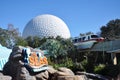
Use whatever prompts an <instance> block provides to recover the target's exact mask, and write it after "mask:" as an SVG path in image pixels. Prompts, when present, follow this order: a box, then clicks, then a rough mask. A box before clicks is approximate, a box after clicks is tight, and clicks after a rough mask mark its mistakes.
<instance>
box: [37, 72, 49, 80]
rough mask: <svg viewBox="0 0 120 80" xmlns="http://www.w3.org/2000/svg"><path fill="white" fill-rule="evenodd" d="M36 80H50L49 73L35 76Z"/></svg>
mask: <svg viewBox="0 0 120 80" xmlns="http://www.w3.org/2000/svg"><path fill="white" fill-rule="evenodd" d="M35 77H36V80H48V78H49V74H48V71H43V72H40V73H38V74H37V75H35Z"/></svg>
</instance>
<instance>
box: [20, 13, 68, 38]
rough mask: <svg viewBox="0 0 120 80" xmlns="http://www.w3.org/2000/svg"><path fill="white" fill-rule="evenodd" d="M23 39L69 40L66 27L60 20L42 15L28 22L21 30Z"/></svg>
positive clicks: (52, 16)
mask: <svg viewBox="0 0 120 80" xmlns="http://www.w3.org/2000/svg"><path fill="white" fill-rule="evenodd" d="M22 36H23V38H27V37H28V36H38V37H40V38H43V37H57V36H61V37H62V38H70V31H69V29H68V27H67V25H66V24H65V23H64V21H63V20H61V19H60V18H58V17H56V16H54V15H49V14H44V15H40V16H37V17H35V18H33V19H32V20H30V21H29V22H28V23H27V25H26V26H25V28H24V30H23V35H22Z"/></svg>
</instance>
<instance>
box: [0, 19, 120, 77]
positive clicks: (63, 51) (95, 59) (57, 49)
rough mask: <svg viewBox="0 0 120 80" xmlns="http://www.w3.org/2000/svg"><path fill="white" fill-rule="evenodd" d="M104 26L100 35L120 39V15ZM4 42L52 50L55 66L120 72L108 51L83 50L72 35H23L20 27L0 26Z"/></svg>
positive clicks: (107, 74) (51, 63)
mask: <svg viewBox="0 0 120 80" xmlns="http://www.w3.org/2000/svg"><path fill="white" fill-rule="evenodd" d="M12 26H13V25H12ZM100 30H101V33H100V35H101V36H102V37H104V38H106V39H109V40H114V39H120V19H116V20H111V21H109V22H108V23H107V25H106V26H102V27H101V28H100ZM89 33H92V32H89ZM89 33H88V34H89ZM80 35H83V34H80ZM0 44H2V45H3V46H6V47H8V48H12V47H14V46H17V45H21V46H30V47H33V48H40V49H42V50H48V53H49V54H50V55H49V57H48V61H49V64H50V65H53V66H54V67H55V68H58V67H61V66H64V67H68V68H71V69H72V70H73V71H74V72H76V71H86V72H89V73H97V74H101V75H104V76H111V77H116V76H117V75H118V73H120V69H119V67H120V63H119V64H118V65H116V66H114V65H113V64H112V61H111V55H110V54H104V53H105V52H90V51H89V50H88V51H84V52H81V51H79V50H77V49H76V47H74V45H73V43H72V42H71V39H63V38H61V37H60V36H58V37H56V38H53V37H49V38H39V37H37V36H35V37H31V36H29V37H28V38H26V39H23V38H22V37H20V36H19V31H18V29H15V28H14V27H12V29H8V30H5V29H1V28H0ZM119 56H120V55H119ZM118 60H119V59H118ZM113 73H114V74H113Z"/></svg>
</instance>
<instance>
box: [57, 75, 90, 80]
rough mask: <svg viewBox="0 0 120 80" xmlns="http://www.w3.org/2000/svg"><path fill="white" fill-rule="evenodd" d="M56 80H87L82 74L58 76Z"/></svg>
mask: <svg viewBox="0 0 120 80" xmlns="http://www.w3.org/2000/svg"><path fill="white" fill-rule="evenodd" d="M57 80H88V79H87V78H85V77H84V75H81V76H78V75H75V76H58V77H57Z"/></svg>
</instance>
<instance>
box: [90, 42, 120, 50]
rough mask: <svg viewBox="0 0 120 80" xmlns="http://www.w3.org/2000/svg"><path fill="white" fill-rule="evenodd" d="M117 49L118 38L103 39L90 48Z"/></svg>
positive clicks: (118, 46) (119, 43)
mask: <svg viewBox="0 0 120 80" xmlns="http://www.w3.org/2000/svg"><path fill="white" fill-rule="evenodd" d="M117 49H120V40H114V41H104V42H99V43H96V44H95V45H94V46H93V47H92V48H91V51H112V50H117Z"/></svg>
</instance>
